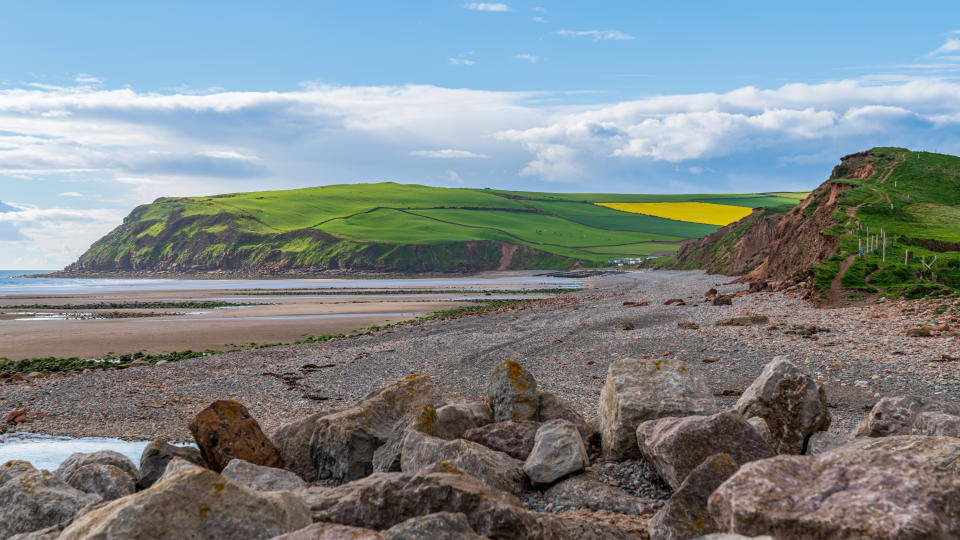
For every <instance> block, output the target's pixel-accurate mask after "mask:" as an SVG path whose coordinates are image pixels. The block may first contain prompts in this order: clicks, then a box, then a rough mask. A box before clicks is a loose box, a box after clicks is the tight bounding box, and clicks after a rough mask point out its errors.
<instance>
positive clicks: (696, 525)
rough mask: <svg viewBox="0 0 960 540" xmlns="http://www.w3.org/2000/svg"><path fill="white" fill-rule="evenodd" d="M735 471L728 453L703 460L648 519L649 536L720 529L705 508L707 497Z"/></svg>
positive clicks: (681, 539) (680, 536)
mask: <svg viewBox="0 0 960 540" xmlns="http://www.w3.org/2000/svg"><path fill="white" fill-rule="evenodd" d="M735 472H737V463H736V462H735V461H734V460H733V459H731V458H730V456H728V455H727V454H714V455H712V456H710V457H708V458H707V459H705V460H703V463H701V464H700V465H698V466H697V468H695V469H694V470H692V471H690V474H688V475H687V478H686V480H684V481H683V483H682V484H680V488H679V489H677V490H676V491H674V492H673V495H671V496H670V500H668V501H667V504H665V505H663V507H661V508H660V510H658V511H657V513H656V514H654V516H653V519H651V520H650V525H649V527H648V529H647V530H648V532H649V533H650V540H687V539H688V538H694V537H697V536H700V535H703V534H709V533H715V532H719V530H720V528H719V526H718V525H717V522H715V521H714V520H713V518H711V517H710V513H709V512H708V511H707V499H708V498H709V497H710V494H711V493H713V491H714V490H715V489H717V488H718V487H720V484H722V483H723V482H724V481H726V480H727V479H728V478H730V476H732V475H733V473H735Z"/></svg>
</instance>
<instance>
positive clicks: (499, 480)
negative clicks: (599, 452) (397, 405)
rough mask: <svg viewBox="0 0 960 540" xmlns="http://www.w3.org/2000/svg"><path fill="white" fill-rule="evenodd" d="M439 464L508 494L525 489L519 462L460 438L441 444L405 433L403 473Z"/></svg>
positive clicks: (440, 442) (424, 437)
mask: <svg viewBox="0 0 960 540" xmlns="http://www.w3.org/2000/svg"><path fill="white" fill-rule="evenodd" d="M574 431H576V430H575V429H574ZM438 463H444V464H449V465H452V466H453V467H455V468H457V469H458V470H460V471H463V472H465V473H467V474H470V475H472V476H474V477H475V478H477V479H479V480H481V481H483V482H485V483H487V484H489V485H491V486H493V487H495V488H497V489H500V490H503V491H507V492H509V493H514V494H519V493H522V492H523V489H524V472H523V467H524V465H523V462H521V461H520V460H516V459H513V458H512V457H510V456H508V455H506V454H504V453H503V452H497V451H496V450H491V449H489V448H487V447H486V446H483V445H480V444H477V443H473V442H470V441H466V440H463V439H456V440H453V441H444V440H443V439H438V438H436V437H431V436H429V435H426V434H424V433H421V432H419V431H410V432H407V436H406V437H405V438H404V440H403V455H402V470H403V472H417V471H422V470H424V469H426V468H427V467H429V466H431V465H434V464H438Z"/></svg>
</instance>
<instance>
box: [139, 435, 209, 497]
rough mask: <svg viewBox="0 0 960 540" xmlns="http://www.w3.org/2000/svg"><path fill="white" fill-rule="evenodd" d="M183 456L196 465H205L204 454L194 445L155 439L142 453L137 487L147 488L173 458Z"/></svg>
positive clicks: (140, 488)
mask: <svg viewBox="0 0 960 540" xmlns="http://www.w3.org/2000/svg"><path fill="white" fill-rule="evenodd" d="M177 457H179V458H183V459H185V460H187V461H189V462H191V463H194V464H196V465H201V466H203V465H204V463H203V456H201V455H200V451H199V450H197V449H196V448H193V447H192V446H175V445H172V444H170V443H168V442H166V441H153V442H152V443H150V444H148V445H147V447H146V448H144V449H143V453H142V454H140V471H139V473H138V476H137V489H138V490H142V489H147V488H148V487H150V486H152V485H153V484H154V482H156V481H157V479H158V478H160V475H162V474H163V471H164V470H166V468H167V464H168V463H170V460H172V459H173V458H177Z"/></svg>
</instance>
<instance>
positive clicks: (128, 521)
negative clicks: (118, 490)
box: [60, 467, 310, 540]
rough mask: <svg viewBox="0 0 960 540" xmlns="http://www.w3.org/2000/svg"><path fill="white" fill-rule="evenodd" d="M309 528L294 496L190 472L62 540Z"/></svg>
mask: <svg viewBox="0 0 960 540" xmlns="http://www.w3.org/2000/svg"><path fill="white" fill-rule="evenodd" d="M309 524H310V512H309V510H308V509H307V506H306V505H305V504H304V502H303V501H302V500H301V499H300V498H299V497H297V496H295V495H292V494H291V493H290V492H276V493H264V492H259V491H254V490H252V489H248V488H245V487H243V486H241V485H240V484H237V483H236V482H233V481H231V480H228V479H226V478H224V477H223V476H221V475H219V474H217V473H215V472H213V471H210V470H207V469H201V468H199V467H192V469H191V470H187V471H184V472H181V473H178V474H175V475H173V476H171V477H168V478H165V479H163V480H160V481H159V482H157V483H156V484H155V485H154V486H153V487H151V488H150V489H147V490H144V491H140V492H138V493H136V494H134V495H130V496H128V497H124V498H122V499H118V500H116V501H113V502H111V503H108V504H107V505H105V506H102V507H100V508H98V509H96V510H93V511H91V512H89V513H87V514H84V515H83V516H80V517H79V518H77V519H76V520H75V521H74V522H73V523H72V524H71V525H70V526H69V527H67V528H66V529H64V531H63V534H61V535H60V538H61V539H62V540H75V539H80V538H83V539H94V538H100V539H107V538H144V539H148V538H272V537H274V536H277V535H280V534H284V533H287V532H291V531H295V530H297V529H301V528H303V527H306V526H307V525H309Z"/></svg>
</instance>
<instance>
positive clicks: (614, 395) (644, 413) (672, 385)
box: [597, 358, 716, 461]
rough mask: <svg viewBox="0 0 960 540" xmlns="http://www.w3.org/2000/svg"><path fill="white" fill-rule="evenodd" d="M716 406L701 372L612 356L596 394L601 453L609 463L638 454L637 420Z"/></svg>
mask: <svg viewBox="0 0 960 540" xmlns="http://www.w3.org/2000/svg"><path fill="white" fill-rule="evenodd" d="M715 410H716V402H715V400H714V398H713V392H711V390H710V387H709V385H708V384H707V380H706V378H705V377H704V375H703V373H701V372H700V371H699V370H697V369H695V368H694V367H693V366H690V365H689V364H687V363H686V362H682V361H675V360H664V359H656V360H643V359H639V358H624V359H621V360H617V361H616V362H613V363H612V364H610V367H609V368H608V369H607V379H606V382H605V383H604V385H603V389H602V390H601V392H600V406H599V409H598V414H597V416H598V422H599V427H600V436H601V449H602V451H603V457H604V458H605V459H607V460H613V461H622V460H625V459H629V458H635V457H639V456H640V449H639V448H637V437H636V431H637V426H638V425H640V423H641V422H645V421H647V420H654V419H657V418H663V417H665V416H688V415H691V414H700V415H703V414H712V413H713V412H714V411H715Z"/></svg>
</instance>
